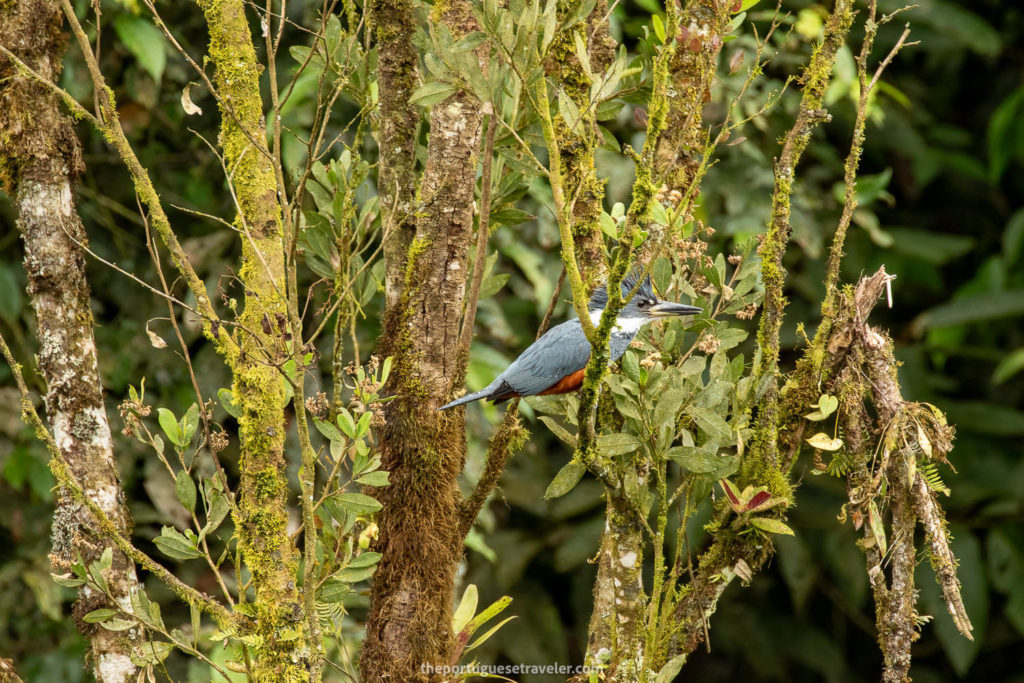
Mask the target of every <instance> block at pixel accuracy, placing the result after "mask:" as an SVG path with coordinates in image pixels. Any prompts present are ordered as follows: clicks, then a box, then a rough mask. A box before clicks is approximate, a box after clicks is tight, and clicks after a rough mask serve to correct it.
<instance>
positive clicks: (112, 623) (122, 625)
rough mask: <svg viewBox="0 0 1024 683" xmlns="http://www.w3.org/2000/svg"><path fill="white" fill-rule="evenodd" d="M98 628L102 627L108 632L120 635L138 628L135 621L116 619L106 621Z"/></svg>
mask: <svg viewBox="0 0 1024 683" xmlns="http://www.w3.org/2000/svg"><path fill="white" fill-rule="evenodd" d="M100 626H102V627H103V628H105V629H106V630H108V631H113V632H114V633H120V632H122V631H127V630H128V629H130V628H134V627H135V626H138V622H137V621H133V620H131V619H117V618H114V619H107V620H106V621H104V622H102V623H100Z"/></svg>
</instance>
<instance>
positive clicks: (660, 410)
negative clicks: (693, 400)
mask: <svg viewBox="0 0 1024 683" xmlns="http://www.w3.org/2000/svg"><path fill="white" fill-rule="evenodd" d="M687 395H688V392H685V391H683V390H682V389H677V388H672V389H669V390H668V391H666V392H665V393H664V394H662V395H661V398H659V399H658V403H657V405H655V407H654V415H653V416H652V419H651V421H652V422H653V424H654V428H655V429H661V428H662V427H665V426H671V427H675V422H676V416H677V415H678V414H679V409H680V408H682V406H683V401H684V400H686V397H687ZM710 414H711V413H709V415H710ZM715 417H717V415H716V416H715ZM719 419H721V418H719ZM722 424H723V425H725V432H726V433H728V432H729V425H727V424H725V420H722ZM723 440H724V439H723Z"/></svg>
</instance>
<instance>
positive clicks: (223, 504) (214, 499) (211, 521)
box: [202, 479, 231, 536]
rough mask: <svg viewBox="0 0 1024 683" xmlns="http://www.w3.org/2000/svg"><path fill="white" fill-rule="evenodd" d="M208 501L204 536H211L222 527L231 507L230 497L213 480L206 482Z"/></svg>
mask: <svg viewBox="0 0 1024 683" xmlns="http://www.w3.org/2000/svg"><path fill="white" fill-rule="evenodd" d="M206 500H207V501H208V503H209V507H210V509H209V511H208V512H207V513H206V526H204V527H203V531H202V533H203V535H204V536H205V535H206V534H209V533H211V532H213V531H215V530H216V529H217V528H218V527H220V525H221V523H223V522H224V518H225V517H227V516H228V512H229V511H230V510H231V506H230V504H229V502H228V497H227V496H226V495H224V493H223V492H222V491H220V490H219V489H218V488H216V487H215V486H214V484H213V480H211V479H207V480H206Z"/></svg>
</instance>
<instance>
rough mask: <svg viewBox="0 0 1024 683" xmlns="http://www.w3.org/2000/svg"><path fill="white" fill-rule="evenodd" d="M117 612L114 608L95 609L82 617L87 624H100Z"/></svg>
mask: <svg viewBox="0 0 1024 683" xmlns="http://www.w3.org/2000/svg"><path fill="white" fill-rule="evenodd" d="M115 614H117V610H113V609H106V608H104V609H94V610H93V611H91V612H89V613H88V614H86V615H85V616H84V617H82V621H84V622H85V623H87V624H98V623H100V622H101V621H106V620H107V619H109V618H110V617H112V616H114V615H115Z"/></svg>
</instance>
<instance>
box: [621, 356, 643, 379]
mask: <svg viewBox="0 0 1024 683" xmlns="http://www.w3.org/2000/svg"><path fill="white" fill-rule="evenodd" d="M622 373H623V374H624V375H626V377H628V378H630V379H631V380H633V381H634V382H639V381H640V361H638V360H637V358H636V354H635V353H633V352H632V351H626V353H625V355H623V356H622Z"/></svg>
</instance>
